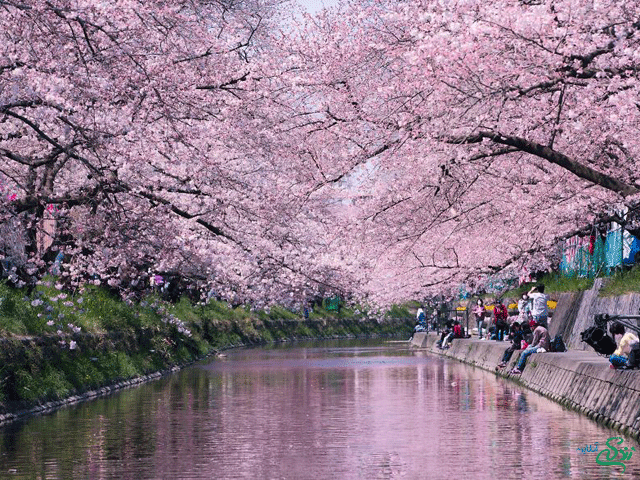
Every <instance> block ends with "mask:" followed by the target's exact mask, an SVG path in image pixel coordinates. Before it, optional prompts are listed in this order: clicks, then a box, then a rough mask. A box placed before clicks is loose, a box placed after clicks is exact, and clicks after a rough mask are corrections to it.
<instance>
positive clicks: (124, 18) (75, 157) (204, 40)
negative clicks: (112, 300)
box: [0, 0, 335, 301]
mask: <svg viewBox="0 0 640 480" xmlns="http://www.w3.org/2000/svg"><path fill="white" fill-rule="evenodd" d="M280 3H281V2H279V1H278V0H273V1H271V0H242V1H241V0H223V1H219V2H218V1H216V2H206V1H197V0H183V1H177V2H164V1H151V2H147V1H144V2H143V1H137V0H122V1H116V2H94V1H70V0H57V1H47V2H43V1H31V0H24V1H20V0H17V1H4V0H3V1H1V2H0V8H1V9H2V15H0V31H1V32H2V33H1V34H0V50H1V51H2V55H1V57H2V58H3V60H2V63H1V64H0V187H1V188H2V189H3V198H2V205H1V208H2V218H1V221H2V222H3V224H4V225H5V226H6V225H12V228H13V229H14V230H20V229H23V231H24V235H25V245H26V247H25V257H24V258H22V259H20V261H21V262H22V264H23V266H26V267H27V270H30V271H35V270H38V271H40V273H43V272H45V271H46V269H47V268H48V267H49V265H50V264H51V261H52V260H53V258H54V257H55V256H56V250H57V249H59V248H62V249H63V250H64V253H65V263H64V267H65V268H64V269H63V276H65V277H66V278H67V279H68V281H69V282H71V283H72V284H75V283H77V282H80V281H86V279H87V278H89V279H95V281H96V282H108V283H109V284H110V285H112V286H114V287H122V288H126V287H127V286H128V285H129V284H130V283H131V282H136V281H139V280H140V277H141V276H144V275H146V274H147V273H154V272H162V273H176V274H178V275H181V276H187V277H189V278H191V279H192V280H197V281H199V282H200V283H207V284H209V285H210V286H212V287H213V288H215V289H216V290H217V291H218V292H219V293H220V294H222V295H223V296H224V297H225V298H229V299H232V300H235V301H243V300H245V299H247V298H261V299H264V298H269V297H273V296H274V293H277V294H278V296H283V295H288V296H291V294H292V293H293V292H294V291H295V292H296V293H297V294H301V293H300V292H301V291H302V290H305V289H306V290H309V294H310V293H312V292H313V291H315V290H317V289H318V288H319V287H322V288H325V287H326V288H329V287H331V286H332V284H331V283H329V282H334V281H333V280H331V278H333V277H335V271H334V270H333V269H332V268H331V267H330V262H324V264H322V262H320V261H318V262H315V261H313V259H314V258H316V259H319V256H318V255H316V254H315V252H316V250H315V247H318V248H319V249H322V248H325V246H326V245H325V238H326V235H325V233H326V232H325V231H324V224H325V220H324V217H323V215H322V213H321V212H322V209H319V210H318V209H316V208H315V207H314V208H311V207H312V202H311V201H308V199H305V198H302V197H300V196H299V192H297V191H295V189H294V188H293V187H292V185H291V182H290V181H289V180H288V179H287V178H286V176H285V175H283V169H282V168H281V165H280V166H279V167H278V168H275V167H274V158H275V156H276V153H275V152H274V151H273V150H272V149H270V147H269V143H268V138H266V137H268V132H263V131H262V128H263V127H262V125H261V124H260V119H261V117H263V116H264V115H266V114H263V113H261V112H260V111H259V109H260V108H261V105H260V103H259V102H258V100H259V99H260V97H261V96H262V95H264V93H263V92H262V90H261V89H260V88H259V85H258V83H259V81H260V76H261V74H260V70H261V64H262V62H266V63H269V62H268V61H271V60H272V58H273V55H272V47H271V46H270V42H271V36H272V35H273V34H274V32H276V31H277V29H276V27H277V26H278V25H280V24H281V23H282V17H281V9H280ZM265 59H267V60H268V61H267V60H265ZM249 137H252V138H249ZM309 235H312V236H313V237H312V238H315V240H312V241H306V240H305V243H306V249H307V253H304V251H305V246H301V245H300V244H301V242H302V240H301V239H303V238H304V239H306V238H307V236H309ZM38 239H40V241H39V240H38ZM312 251H313V252H314V253H312ZM318 251H321V250H318ZM306 257H310V258H311V259H312V261H303V260H302V258H306ZM145 281H146V280H145ZM334 283H335V282H334Z"/></svg>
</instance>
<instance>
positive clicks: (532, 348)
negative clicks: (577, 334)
mask: <svg viewBox="0 0 640 480" xmlns="http://www.w3.org/2000/svg"><path fill="white" fill-rule="evenodd" d="M550 350H551V338H550V336H549V330H547V328H546V327H544V326H542V325H537V326H536V329H535V330H534V331H533V340H532V341H531V345H529V346H528V347H527V348H526V349H525V350H524V352H522V353H521V354H520V359H519V360H518V365H517V366H516V368H514V369H513V370H511V374H512V375H520V374H521V373H522V370H524V366H525V365H526V364H527V358H528V357H529V356H530V355H532V354H534V353H544V352H548V351H550Z"/></svg>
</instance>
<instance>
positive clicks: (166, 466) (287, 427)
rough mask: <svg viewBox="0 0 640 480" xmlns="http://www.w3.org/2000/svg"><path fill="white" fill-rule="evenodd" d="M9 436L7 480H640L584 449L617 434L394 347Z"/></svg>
mask: <svg viewBox="0 0 640 480" xmlns="http://www.w3.org/2000/svg"><path fill="white" fill-rule="evenodd" d="M0 433H1V435H2V444H1V445H2V447H1V451H0V478H43V479H44V478H47V479H49V478H50V479H68V478H80V479H82V478H91V479H112V478H118V479H129V478H131V479H136V480H138V479H170V478H180V479H205V478H206V479H209V478H268V479H271V478H274V479H275V478H278V479H280V478H283V479H303V478H337V479H350V478H366V479H369V478H399V477H402V478H429V479H438V478H442V479H445V478H446V479H450V478H451V477H452V476H454V475H455V476H458V477H459V476H460V475H461V474H470V475H472V478H474V479H475V478H478V479H482V478H496V477H497V478H594V479H605V478H626V477H629V478H632V477H633V476H638V475H640V469H639V468H638V466H637V465H638V458H635V457H631V459H630V460H629V461H628V462H627V468H626V473H625V474H622V473H621V472H622V469H621V468H620V467H603V466H600V465H598V464H596V461H595V458H596V454H595V453H587V454H583V453H581V452H580V451H578V448H579V447H583V446H585V445H589V444H593V443H594V442H596V441H597V442H599V444H600V445H603V444H604V442H605V441H606V440H607V438H609V437H611V436H613V435H614V434H613V433H611V432H610V431H609V430H606V429H603V428H601V427H599V426H598V425H596V424H594V423H593V422H591V421H589V420H588V419H586V418H583V417H580V416H578V415H577V414H575V413H573V412H568V411H564V410H563V409H562V408H561V407H559V406H558V405H556V404H554V403H552V402H550V401H548V400H546V399H544V398H541V397H539V396H537V395H535V394H533V393H531V392H527V391H525V390H522V389H520V388H519V387H518V386H517V385H516V384H514V383H512V382H509V381H506V380H503V379H499V378H496V377H495V376H494V375H492V374H490V373H487V372H483V371H481V370H477V369H474V368H471V367H468V366H465V365H462V364H459V363H456V362H452V361H448V360H445V359H442V358H439V357H434V356H430V355H428V354H426V353H424V352H417V351H412V350H410V349H408V348H407V347H406V345H404V344H393V343H384V342H382V341H375V342H374V341H370V342H359V343H355V342H340V343H336V342H333V343H324V344H303V345H297V346H284V347H280V348H272V349H247V350H237V351H233V352H229V353H228V356H227V357H225V358H222V359H217V360H216V361H213V362H210V363H208V364H203V365H199V366H196V367H194V368H190V369H188V370H185V371H183V372H180V373H179V374H176V375H174V376H171V377H168V378H165V379H161V380H159V381H156V382H154V383H151V384H147V385H144V386H142V387H140V388H136V389H132V390H127V391H124V392H121V393H119V394H117V395H114V396H113V397H110V398H107V399H103V400H98V401H94V402H91V403H86V404H83V405H80V406H77V407H74V408H69V409H65V410H62V411H59V412H57V413H55V414H52V415H50V416H47V417H42V418H34V419H30V420H29V421H26V422H24V423H23V424H15V425H10V426H7V427H5V428H4V429H2V431H1V432H0ZM625 445H626V446H629V447H631V446H636V450H640V449H638V448H637V445H636V444H635V443H634V442H632V441H631V440H629V439H625ZM638 455H639V456H640V454H638Z"/></svg>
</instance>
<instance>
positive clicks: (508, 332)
mask: <svg viewBox="0 0 640 480" xmlns="http://www.w3.org/2000/svg"><path fill="white" fill-rule="evenodd" d="M548 301H549V296H548V295H547V294H545V287H544V285H543V284H539V285H536V286H534V287H532V288H531V290H529V292H527V293H523V294H522V297H521V298H520V299H519V300H518V315H517V317H515V316H511V317H510V316H509V312H508V310H507V307H506V306H505V305H504V303H503V301H502V299H501V298H497V299H495V300H494V301H493V305H492V306H493V314H492V315H490V314H489V311H488V309H487V307H485V305H484V301H483V299H482V298H478V299H477V301H476V302H475V304H474V306H473V309H472V310H471V311H472V314H473V316H474V319H475V323H476V327H477V338H478V339H479V340H494V341H498V342H502V341H509V342H510V344H509V346H508V347H507V348H506V349H505V351H504V354H503V356H502V359H501V361H500V363H498V365H497V366H496V370H501V369H503V368H505V367H506V366H507V364H508V363H509V361H510V360H511V357H512V356H513V354H514V352H516V351H520V350H521V351H522V353H521V354H520V357H519V358H518V362H517V364H516V366H515V367H514V368H513V369H512V370H511V371H510V372H509V373H510V374H511V375H520V374H522V371H523V369H524V368H525V366H526V363H527V359H528V358H529V357H530V356H531V355H532V354H534V353H545V352H550V351H560V352H562V351H565V350H566V349H565V346H564V342H563V340H562V337H561V336H560V335H557V336H556V337H555V338H554V339H553V340H552V339H551V335H550V333H549V327H548V319H549V312H548V306H547V305H548V303H547V302H548ZM434 315H435V313H434ZM432 320H433V321H432V323H430V322H429V320H428V319H427V315H426V313H425V311H424V310H423V309H422V308H419V309H418V313H417V323H418V324H417V326H416V331H428V330H429V329H430V328H433V329H434V330H436V321H435V319H432ZM510 320H513V321H512V322H510ZM609 332H610V333H611V337H613V340H615V343H616V347H617V348H616V350H615V352H614V353H613V354H612V355H611V356H610V357H609V361H610V365H611V368H615V369H624V368H631V367H632V366H630V363H629V356H630V354H631V355H633V354H634V353H637V355H638V356H639V357H640V347H639V343H640V340H639V339H638V336H637V335H635V334H634V333H632V332H629V331H626V330H625V327H624V325H623V324H621V323H620V322H614V323H613V324H612V325H611V326H610V328H609ZM464 337H467V338H470V337H471V335H470V332H465V331H464V328H463V327H462V325H461V324H460V322H459V321H457V320H449V321H447V322H446V323H445V325H444V328H443V329H442V331H441V332H440V339H439V340H438V341H437V342H436V343H437V345H438V347H439V348H441V349H446V348H449V347H450V346H451V342H452V341H453V340H454V339H456V338H464ZM632 350H635V351H636V352H634V353H632Z"/></svg>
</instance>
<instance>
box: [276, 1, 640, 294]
mask: <svg viewBox="0 0 640 480" xmlns="http://www.w3.org/2000/svg"><path fill="white" fill-rule="evenodd" d="M639 28H640V9H639V7H638V6H637V5H636V4H628V3H621V2H615V1H605V2H592V1H585V0H565V1H556V0H554V1H551V0H549V1H544V0H540V1H531V2H528V1H520V2H507V1H498V2H493V3H490V4H487V3H486V2H480V1H474V0H469V1H456V2H428V1H417V0H416V1H408V2H390V1H384V0H380V1H358V2H353V3H352V4H351V5H350V6H349V7H348V8H346V9H344V10H341V11H339V12H337V13H336V14H335V15H332V14H330V13H325V14H324V16H322V17H320V18H319V19H314V20H313V21H312V22H309V23H308V24H307V26H306V30H301V32H302V33H301V34H300V35H299V37H298V38H297V39H296V41H294V42H292V44H293V45H294V48H292V49H290V52H291V58H292V63H295V65H296V67H295V68H291V67H289V71H290V72H291V75H290V79H289V82H290V83H291V85H294V86H295V87H296V88H297V89H298V90H299V92H300V93H299V94H298V95H297V96H296V99H304V101H302V102H301V101H298V102H297V103H290V106H291V109H292V110H293V109H295V110H296V115H290V116H288V117H285V118H283V124H284V125H286V127H284V128H283V131H286V132H290V131H293V130H295V131H297V132H298V133H299V134H300V135H302V137H303V138H304V139H305V141H304V142H299V143H300V144H301V145H304V150H305V151H307V152H308V153H307V158H308V165H309V168H311V169H313V168H316V169H317V171H318V173H319V176H320V178H318V179H317V180H316V186H317V187H316V188H317V189H318V191H321V190H322V189H325V188H329V186H330V188H333V189H335V187H336V185H338V184H340V183H341V182H342V183H343V184H344V183H345V182H344V180H345V179H348V178H352V179H354V180H353V181H352V183H351V184H350V185H343V188H342V194H343V195H344V196H345V198H347V199H348V201H349V202H351V204H352V205H353V208H354V210H359V213H358V214H357V215H356V216H354V217H353V218H352V221H350V222H348V223H347V224H346V225H345V236H346V235H347V232H350V233H349V235H350V236H352V235H353V234H354V232H358V233H357V236H358V238H361V239H362V242H363V243H362V244H363V245H367V247H366V248H367V249H368V250H369V251H370V252H371V253H372V254H373V255H374V256H373V257H372V258H373V259H375V260H373V261H372V265H371V268H368V269H366V275H367V277H369V278H371V279H373V281H372V282H371V283H370V284H369V287H370V292H371V294H372V295H376V296H378V297H379V298H384V299H393V300H395V299H399V298H403V297H404V298H406V297H407V296H410V295H411V294H414V295H423V294H425V293H426V292H428V291H429V290H433V289H435V290H438V291H441V290H442V289H443V288H445V287H447V286H456V285H457V284H458V283H459V282H461V281H463V280H465V279H468V278H475V277H478V276H481V275H484V274H489V273H492V272H495V271H498V270H501V269H504V268H505V267H508V266H517V265H518V264H522V262H525V261H529V262H532V263H533V265H534V266H536V267H537V268H543V267H547V266H549V261H550V260H549V259H550V256H549V253H550V252H551V251H552V250H553V249H554V245H555V244H556V242H557V241H558V239H560V238H563V237H565V236H568V235H571V234H574V233H575V232H577V231H580V230H581V229H583V228H584V227H585V226H587V225H588V224H589V223H591V222H595V221H598V220H599V219H602V218H604V217H607V216H609V213H610V210H611V207H612V206H615V205H617V204H620V205H626V206H628V207H630V208H631V209H632V210H635V209H637V194H638V189H639V188H640V181H639V177H638V172H639V171H640V170H639V168H638V153H639V147H640V145H639V144H638V136H637V134H636V129H637V128H636V126H637V125H638V124H639V118H638V115H639V112H638V110H639V107H638V88H639V84H638V61H639V60H640V59H639V57H638V52H639V51H640V50H639V49H638V41H639V34H640V32H639V30H638V29H639ZM327 150H328V151H327ZM301 154H302V153H301ZM347 184H348V182H347Z"/></svg>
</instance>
